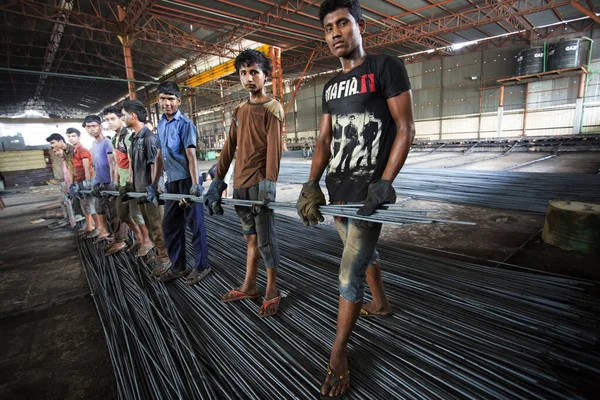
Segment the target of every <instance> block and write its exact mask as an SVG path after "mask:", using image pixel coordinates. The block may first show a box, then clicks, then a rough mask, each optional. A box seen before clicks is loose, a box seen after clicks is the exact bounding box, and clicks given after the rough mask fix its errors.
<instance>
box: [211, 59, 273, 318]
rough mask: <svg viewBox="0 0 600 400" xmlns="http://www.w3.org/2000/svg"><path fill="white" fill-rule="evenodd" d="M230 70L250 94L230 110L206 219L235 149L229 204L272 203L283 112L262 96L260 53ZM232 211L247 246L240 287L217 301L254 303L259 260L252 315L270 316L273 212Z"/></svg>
mask: <svg viewBox="0 0 600 400" xmlns="http://www.w3.org/2000/svg"><path fill="white" fill-rule="evenodd" d="M235 69H236V71H237V72H238V73H239V75H240V81H241V83H242V85H244V87H245V88H246V89H247V90H248V92H249V93H250V98H249V99H248V101H246V102H244V103H242V104H240V105H239V106H237V107H236V108H235V109H234V110H233V113H232V121H231V127H230V130H229V136H228V137H227V140H226V141H225V146H224V147H223V151H222V152H221V157H220V158H219V163H218V166H217V175H216V177H215V179H214V180H213V181H212V183H211V185H210V188H209V189H208V191H207V193H206V195H205V196H204V202H205V205H206V206H207V207H208V212H209V214H210V215H212V214H213V213H214V212H216V213H217V214H223V208H222V207H221V204H220V203H221V194H222V193H223V191H224V190H225V189H226V188H227V184H225V183H224V182H223V178H224V177H225V174H226V173H227V170H228V169H229V166H230V164H231V162H232V160H233V156H234V155H235V151H236V149H237V161H236V163H235V169H234V175H233V198H234V199H242V200H259V201H262V202H263V204H264V205H267V204H268V203H269V202H271V201H275V182H277V177H278V176H279V163H280V161H281V134H282V128H283V119H284V111H283V107H281V104H279V103H278V102H277V101H276V100H273V99H271V98H269V97H268V96H267V95H266V94H265V90H264V84H265V80H266V79H267V77H268V76H269V75H270V73H271V63H270V61H269V59H268V58H267V57H266V56H265V55H264V54H263V53H261V52H259V51H256V50H245V51H243V52H242V53H240V55H238V56H237V57H236V59H235ZM235 210H236V212H237V213H238V215H239V217H240V220H241V222H242V232H243V234H244V238H245V239H246V242H247V244H248V253H247V257H246V278H245V280H244V283H243V284H242V286H240V287H239V288H237V289H233V290H230V291H229V292H228V293H226V294H225V295H223V297H222V298H221V299H222V300H223V301H224V302H230V301H237V300H242V299H255V298H258V297H259V293H258V288H257V287H256V275H257V273H258V260H259V254H260V255H261V256H262V258H263V260H264V262H265V265H266V267H267V288H266V290H265V292H266V293H265V296H264V300H263V304H262V307H261V308H260V310H259V312H258V315H259V317H268V316H272V315H275V314H276V313H277V310H278V308H279V301H280V295H279V291H278V290H277V286H276V279H277V275H276V269H277V267H278V265H279V247H278V246H277V236H276V233H275V216H274V214H273V210H271V209H269V208H267V207H264V206H261V205H255V206H252V207H241V206H236V207H235Z"/></svg>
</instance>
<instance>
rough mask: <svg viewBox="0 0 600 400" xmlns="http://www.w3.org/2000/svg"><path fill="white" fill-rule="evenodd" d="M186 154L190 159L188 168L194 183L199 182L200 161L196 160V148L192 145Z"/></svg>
mask: <svg viewBox="0 0 600 400" xmlns="http://www.w3.org/2000/svg"><path fill="white" fill-rule="evenodd" d="M185 155H186V157H187V159H188V168H189V171H190V176H191V178H192V185H197V184H198V162H197V161H196V148H195V147H190V148H188V149H187V150H186V152H185Z"/></svg>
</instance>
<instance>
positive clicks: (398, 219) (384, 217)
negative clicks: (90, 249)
mask: <svg viewBox="0 0 600 400" xmlns="http://www.w3.org/2000/svg"><path fill="white" fill-rule="evenodd" d="M90 192H91V191H90V190H82V191H81V193H84V194H86V195H89V193H90ZM100 193H101V194H102V195H105V196H118V195H119V192H116V191H110V190H103V191H101V192H100ZM127 194H128V196H129V197H131V198H133V199H139V198H141V197H144V196H146V194H145V193H138V192H128V193H127ZM160 198H161V199H162V200H166V201H179V200H181V199H186V200H189V201H192V202H194V203H202V202H203V201H204V199H203V197H202V196H199V197H197V196H190V195H186V194H174V193H161V194H160ZM223 204H227V205H231V206H248V207H250V206H254V205H257V206H262V205H263V203H262V202H261V201H254V200H239V199H223ZM359 206H360V205H330V206H321V207H320V210H321V212H322V213H323V215H333V216H340V217H351V218H354V219H360V220H363V221H369V222H378V223H382V224H391V225H404V224H413V223H421V224H433V223H437V224H458V225H475V223H473V222H467V221H452V220H448V219H437V218H431V217H429V216H427V215H425V214H427V213H431V212H437V211H438V210H397V207H401V206H402V205H391V208H392V209H391V210H377V211H375V213H374V214H372V215H370V216H368V217H363V216H359V215H357V214H356V208H357V207H359ZM265 207H268V208H271V209H273V210H275V211H295V210H296V205H295V204H294V203H279V202H272V203H269V204H268V205H266V206H265ZM418 214H421V215H418Z"/></svg>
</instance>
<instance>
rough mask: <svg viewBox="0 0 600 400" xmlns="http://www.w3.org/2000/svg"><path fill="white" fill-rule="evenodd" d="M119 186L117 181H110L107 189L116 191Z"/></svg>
mask: <svg viewBox="0 0 600 400" xmlns="http://www.w3.org/2000/svg"><path fill="white" fill-rule="evenodd" d="M120 186H121V185H120V184H119V182H111V183H110V184H109V185H108V190H111V191H118V190H119V187H120Z"/></svg>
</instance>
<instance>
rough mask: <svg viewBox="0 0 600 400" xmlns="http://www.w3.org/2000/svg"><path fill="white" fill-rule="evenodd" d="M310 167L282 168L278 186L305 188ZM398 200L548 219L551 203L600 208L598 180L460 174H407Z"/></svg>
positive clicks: (590, 177) (569, 176)
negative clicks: (583, 203)
mask: <svg viewBox="0 0 600 400" xmlns="http://www.w3.org/2000/svg"><path fill="white" fill-rule="evenodd" d="M309 170H310V166H309V165H304V164H292V163H284V164H282V165H281V173H280V175H279V180H278V181H279V182H290V183H304V182H306V181H307V180H308V173H309ZM394 188H395V189H396V192H397V193H398V194H399V195H402V196H413V197H416V198H422V199H432V200H442V201H449V202H454V203H460V204H471V205H477V206H484V207H492V208H500V209H506V210H516V211H527V212H533V213H545V212H546V209H547V208H548V202H549V201H550V200H572V201H587V202H600V176H598V175H592V174H546V173H530V172H506V171H471V170H461V169H430V168H403V169H402V170H401V171H400V174H399V175H398V177H397V178H396V180H395V181H394Z"/></svg>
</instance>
